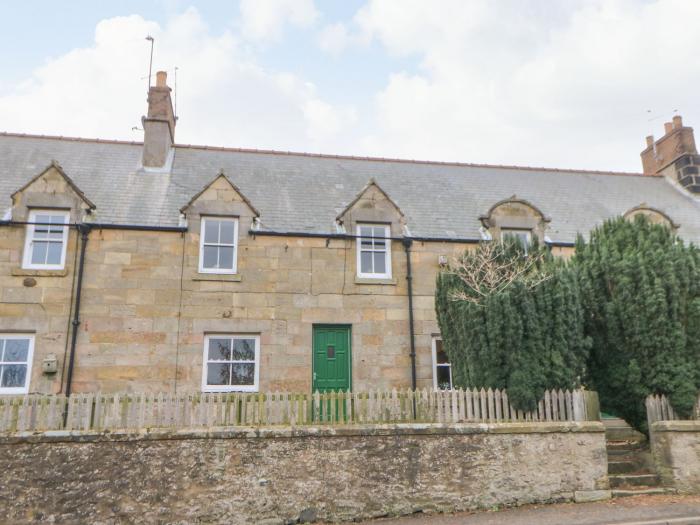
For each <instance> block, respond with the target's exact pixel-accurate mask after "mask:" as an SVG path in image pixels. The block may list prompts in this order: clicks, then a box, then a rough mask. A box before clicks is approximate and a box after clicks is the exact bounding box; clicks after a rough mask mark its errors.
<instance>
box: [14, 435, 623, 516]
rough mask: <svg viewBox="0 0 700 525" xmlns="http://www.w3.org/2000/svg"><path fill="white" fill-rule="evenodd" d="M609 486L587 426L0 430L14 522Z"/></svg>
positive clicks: (388, 510)
mask: <svg viewBox="0 0 700 525" xmlns="http://www.w3.org/2000/svg"><path fill="white" fill-rule="evenodd" d="M608 488H609V487H608V477H607V455H606V449H605V434H604V428H603V425H602V424H601V423H599V422H578V423H501V424H452V425H440V424H426V425H420V424H404V425H371V426H353V427H305V428H292V427H281V428H280V427H278V428H272V427H265V428H252V427H246V428H240V427H239V428H231V429H227V430H220V431H205V430H202V431H198V430H180V431H173V430H167V431H166V430H156V431H147V432H146V431H144V432H140V433H133V432H123V433H120V432H112V433H102V434H98V433H81V432H68V431H52V432H45V433H36V434H31V433H24V434H22V433H18V434H13V435H5V436H3V437H0V509H3V511H2V514H3V516H4V517H3V519H5V520H7V522H8V523H15V524H21V523H41V522H51V523H53V522H62V523H133V522H140V523H181V524H185V523H222V524H223V523H226V524H243V523H265V524H268V525H272V524H274V523H278V524H282V523H285V522H291V521H292V520H298V519H300V518H301V519H302V521H306V520H308V521H314V520H318V521H343V520H352V519H360V518H370V517H378V516H385V515H399V514H409V513H413V512H420V511H423V512H441V511H458V510H465V509H474V508H489V507H493V506H497V505H499V506H500V505H520V504H525V503H535V502H554V501H570V500H576V501H582V500H591V499H602V498H606V497H609V494H610V492H609V490H607V489H608Z"/></svg>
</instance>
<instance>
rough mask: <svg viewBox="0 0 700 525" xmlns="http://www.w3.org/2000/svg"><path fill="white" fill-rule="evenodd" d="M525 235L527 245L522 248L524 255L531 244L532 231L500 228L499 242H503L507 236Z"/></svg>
mask: <svg viewBox="0 0 700 525" xmlns="http://www.w3.org/2000/svg"><path fill="white" fill-rule="evenodd" d="M523 233H524V234H525V238H526V242H527V244H526V245H525V246H523V248H524V249H525V253H527V249H528V247H529V246H530V245H531V244H532V230H528V229H527V228H501V241H504V240H505V238H506V236H507V235H514V236H517V235H522V234H523Z"/></svg>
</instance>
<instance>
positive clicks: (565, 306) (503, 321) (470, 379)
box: [435, 240, 590, 410]
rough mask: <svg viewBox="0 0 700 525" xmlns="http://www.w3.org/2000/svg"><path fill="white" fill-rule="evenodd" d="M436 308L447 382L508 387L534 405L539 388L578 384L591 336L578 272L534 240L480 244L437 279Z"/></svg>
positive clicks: (516, 402) (518, 401)
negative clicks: (446, 362)
mask: <svg viewBox="0 0 700 525" xmlns="http://www.w3.org/2000/svg"><path fill="white" fill-rule="evenodd" d="M435 303H436V311H437V317H438V323H439V325H440V331H441V334H442V338H443V347H444V348H445V351H446V352H447V355H448V357H449V359H450V362H451V363H452V374H453V383H454V384H455V385H456V386H462V387H477V388H481V387H485V388H489V387H491V388H507V389H508V395H509V400H510V402H511V403H512V404H513V406H514V407H515V408H516V409H520V410H532V409H533V408H535V406H536V405H537V402H538V401H539V400H540V399H541V398H542V395H543V394H544V390H545V389H549V388H562V389H565V388H576V387H577V386H579V384H580V378H581V376H582V375H583V374H584V371H585V363H586V360H587V357H588V350H589V347H590V341H589V340H588V339H587V338H586V337H585V335H584V333H583V310H582V307H581V298H580V290H579V283H578V278H577V277H576V275H575V273H574V271H573V270H572V269H571V268H569V267H568V265H567V264H566V262H565V261H563V260H561V259H556V258H554V257H553V256H552V255H551V254H550V253H549V251H548V249H547V248H546V247H543V246H540V245H539V244H538V243H537V241H536V240H535V242H534V243H533V245H532V246H530V247H529V248H528V250H527V253H526V252H525V251H524V250H523V247H522V246H520V245H519V244H518V243H517V242H514V241H512V242H505V243H497V242H490V243H483V244H481V245H479V247H477V248H476V249H475V250H467V251H466V252H465V253H464V254H463V255H462V256H460V257H459V258H458V259H457V260H455V261H453V262H452V263H451V264H450V265H449V267H448V268H447V269H446V270H445V271H443V272H441V273H440V274H439V275H438V278H437V288H436V300H435Z"/></svg>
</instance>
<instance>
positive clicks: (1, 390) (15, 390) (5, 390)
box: [0, 333, 34, 395]
mask: <svg viewBox="0 0 700 525" xmlns="http://www.w3.org/2000/svg"><path fill="white" fill-rule="evenodd" d="M0 339H4V340H18V339H28V340H29V349H28V350H27V361H26V365H27V376H26V379H25V381H24V386H21V387H20V386H16V387H2V386H0V395H6V394H7V395H14V394H28V393H29V383H31V381H32V362H33V361H34V334H4V333H0ZM2 364H3V365H4V364H5V361H2ZM7 364H18V365H19V364H24V361H22V362H20V361H17V362H15V361H12V362H8V363H7ZM2 373H3V371H0V381H1V380H2V376H1V374H2ZM0 384H2V383H0Z"/></svg>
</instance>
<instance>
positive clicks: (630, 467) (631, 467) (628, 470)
mask: <svg viewBox="0 0 700 525" xmlns="http://www.w3.org/2000/svg"><path fill="white" fill-rule="evenodd" d="M641 467H642V464H641V462H640V461H639V460H636V459H634V460H629V459H628V460H624V461H608V474H632V473H634V472H635V471H636V470H639V469H640V468H641Z"/></svg>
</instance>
